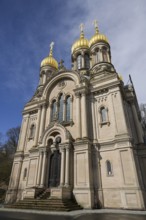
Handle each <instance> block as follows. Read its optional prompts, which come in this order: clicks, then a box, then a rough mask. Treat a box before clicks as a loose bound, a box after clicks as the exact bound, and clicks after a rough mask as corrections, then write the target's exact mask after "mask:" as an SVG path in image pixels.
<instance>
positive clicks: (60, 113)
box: [58, 94, 63, 122]
mask: <svg viewBox="0 0 146 220" xmlns="http://www.w3.org/2000/svg"><path fill="white" fill-rule="evenodd" d="M58 118H59V121H60V122H62V121H63V94H61V95H60V98H59V114H58Z"/></svg>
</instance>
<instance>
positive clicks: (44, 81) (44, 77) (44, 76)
mask: <svg viewBox="0 0 146 220" xmlns="http://www.w3.org/2000/svg"><path fill="white" fill-rule="evenodd" d="M46 79H47V76H46V73H44V74H43V84H45V83H46Z"/></svg>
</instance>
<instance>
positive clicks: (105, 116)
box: [100, 107, 107, 123]
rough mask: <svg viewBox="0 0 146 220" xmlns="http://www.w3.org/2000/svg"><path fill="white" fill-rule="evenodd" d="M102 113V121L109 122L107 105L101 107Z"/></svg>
mask: <svg viewBox="0 0 146 220" xmlns="http://www.w3.org/2000/svg"><path fill="white" fill-rule="evenodd" d="M100 114H101V123H104V122H107V109H106V108H105V107H101V109H100Z"/></svg>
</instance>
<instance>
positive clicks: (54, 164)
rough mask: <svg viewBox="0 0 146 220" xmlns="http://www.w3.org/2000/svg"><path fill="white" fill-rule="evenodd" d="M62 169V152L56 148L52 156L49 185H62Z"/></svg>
mask: <svg viewBox="0 0 146 220" xmlns="http://www.w3.org/2000/svg"><path fill="white" fill-rule="evenodd" d="M60 170H61V154H60V152H59V150H55V151H54V152H53V154H52V155H51V157H50V169H49V180H48V186H49V187H57V186H59V185H60Z"/></svg>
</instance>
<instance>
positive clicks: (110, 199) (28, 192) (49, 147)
mask: <svg viewBox="0 0 146 220" xmlns="http://www.w3.org/2000/svg"><path fill="white" fill-rule="evenodd" d="M94 26H95V33H94V35H93V36H92V37H91V39H89V40H88V39H86V38H85V34H84V26H83V24H81V25H80V37H79V39H77V40H76V41H75V42H74V43H73V45H72V49H71V61H72V69H71V70H67V69H66V68H65V67H64V65H63V62H61V63H60V66H58V62H57V61H56V60H55V58H54V57H53V46H54V43H51V45H50V53H49V56H47V57H46V58H45V59H43V61H42V62H41V67H40V80H39V85H38V87H37V89H36V92H35V94H34V96H33V97H32V99H31V100H30V101H29V102H28V103H27V104H26V106H25V108H24V111H23V120H22V126H21V132H20V138H19V143H18V148H17V151H16V154H15V158H14V162H13V168H12V172H11V178H10V183H9V188H8V191H7V195H6V203H13V202H18V201H21V200H24V199H25V200H27V199H30V198H31V199H37V198H38V196H40V195H45V193H46V192H49V195H48V197H50V199H53V198H57V199H60V200H64V199H65V200H68V201H69V200H71V199H72V198H74V199H75V200H76V202H77V203H78V204H79V205H80V206H82V207H83V208H122V209H140V210H142V209H145V208H146V174H145V170H146V147H145V146H144V144H143V130H142V126H141V121H140V115H139V108H138V103H137V99H136V94H135V90H134V87H133V84H130V85H126V86H125V85H124V83H123V81H122V80H121V78H120V77H119V75H118V73H117V72H116V70H115V68H114V65H113V64H112V61H111V49H110V44H109V41H108V39H107V37H106V36H105V35H104V34H101V33H100V31H99V29H98V25H97V22H96V21H95V22H94Z"/></svg>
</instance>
